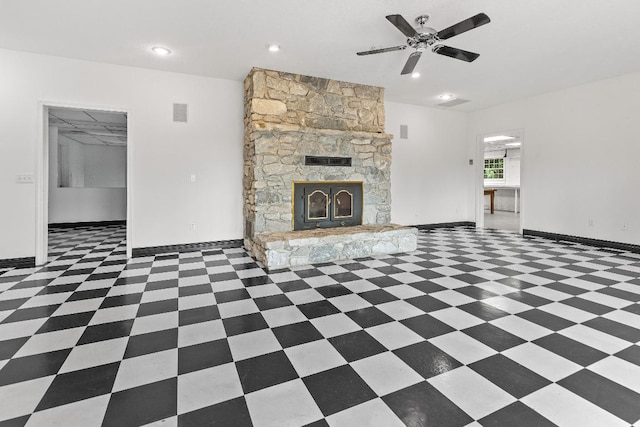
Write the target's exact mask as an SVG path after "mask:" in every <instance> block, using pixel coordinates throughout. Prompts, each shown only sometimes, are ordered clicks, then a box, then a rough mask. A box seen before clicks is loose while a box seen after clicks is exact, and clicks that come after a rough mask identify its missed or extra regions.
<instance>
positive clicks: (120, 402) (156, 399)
mask: <svg viewBox="0 0 640 427" xmlns="http://www.w3.org/2000/svg"><path fill="white" fill-rule="evenodd" d="M177 393H178V379H177V378H169V379H167V380H164V381H158V382H155V383H152V384H146V385H143V386H140V387H135V388H130V389H127V390H122V391H119V392H116V393H113V394H112V395H111V399H110V400H109V405H108V406H107V412H106V414H105V416H104V420H103V422H102V426H103V427H128V426H131V427H133V426H141V425H144V424H150V423H152V422H154V421H159V420H162V419H164V418H168V417H172V416H174V415H176V414H177V406H178V405H177V401H178V399H177Z"/></svg>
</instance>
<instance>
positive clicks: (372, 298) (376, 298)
mask: <svg viewBox="0 0 640 427" xmlns="http://www.w3.org/2000/svg"><path fill="white" fill-rule="evenodd" d="M358 295H359V296H361V297H362V298H363V299H365V300H366V301H367V302H369V303H370V304H373V305H376V304H384V303H385V302H390V301H396V300H398V299H399V298H398V297H396V296H395V295H392V294H390V293H389V292H387V291H385V290H384V289H376V290H373V291H366V292H362V293H360V294H358Z"/></svg>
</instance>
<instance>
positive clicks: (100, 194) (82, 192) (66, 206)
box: [48, 126, 127, 224]
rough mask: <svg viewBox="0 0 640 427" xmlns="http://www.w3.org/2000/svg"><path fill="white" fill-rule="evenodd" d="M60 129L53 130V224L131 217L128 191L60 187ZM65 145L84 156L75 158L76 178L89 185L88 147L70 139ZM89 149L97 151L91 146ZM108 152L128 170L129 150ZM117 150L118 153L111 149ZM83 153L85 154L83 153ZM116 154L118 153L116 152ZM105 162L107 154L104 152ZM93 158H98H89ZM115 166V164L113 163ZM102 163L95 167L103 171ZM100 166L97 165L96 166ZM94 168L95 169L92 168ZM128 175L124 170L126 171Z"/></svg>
mask: <svg viewBox="0 0 640 427" xmlns="http://www.w3.org/2000/svg"><path fill="white" fill-rule="evenodd" d="M58 141H59V137H58V128H57V127H55V126H51V127H49V221H48V222H49V224H55V223H63V222H89V221H120V220H124V219H126V217H127V204H126V203H127V191H126V189H125V188H78V187H66V188H60V187H58ZM64 144H65V145H66V146H68V147H69V149H70V154H71V153H74V152H78V154H80V155H71V156H70V164H71V165H72V169H73V170H74V171H75V172H74V173H73V176H72V178H73V179H74V180H75V179H78V178H80V177H81V178H82V180H83V182H82V183H77V184H78V185H85V184H87V185H88V184H89V182H87V179H86V178H88V176H86V175H87V174H85V158H86V157H87V156H86V154H87V150H86V149H87V147H85V146H84V145H83V144H79V143H78V142H75V141H71V140H68V139H67V140H66V141H64ZM89 148H90V149H91V148H93V147H92V146H89ZM106 148H109V150H107V152H111V154H112V156H110V157H119V159H117V158H112V160H119V163H120V164H121V165H120V167H124V165H125V163H126V157H124V158H123V157H122V153H117V151H124V154H125V156H126V148H124V147H106ZM111 149H117V150H111ZM80 150H81V151H80ZM113 151H116V152H115V153H114V152H113ZM101 154H102V155H103V156H102V158H103V159H104V154H105V153H101ZM88 157H89V158H91V157H94V156H91V155H90V156H88ZM109 163H110V164H113V163H114V162H109ZM104 165H106V163H104V164H101V165H100V166H99V167H98V168H95V167H94V168H93V169H94V171H95V170H97V171H99V172H102V169H103V168H102V166H104ZM94 166H96V165H94ZM90 169H91V166H90ZM122 172H123V173H122V175H123V176H124V171H122Z"/></svg>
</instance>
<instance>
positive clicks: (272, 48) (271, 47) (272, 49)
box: [267, 43, 280, 52]
mask: <svg viewBox="0 0 640 427" xmlns="http://www.w3.org/2000/svg"><path fill="white" fill-rule="evenodd" d="M267 49H269V52H278V51H279V50H280V45H279V44H277V43H267Z"/></svg>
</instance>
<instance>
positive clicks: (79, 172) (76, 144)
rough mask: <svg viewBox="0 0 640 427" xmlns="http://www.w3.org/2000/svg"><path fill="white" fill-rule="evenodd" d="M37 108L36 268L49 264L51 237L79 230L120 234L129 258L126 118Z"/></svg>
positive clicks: (99, 111)
mask: <svg viewBox="0 0 640 427" xmlns="http://www.w3.org/2000/svg"><path fill="white" fill-rule="evenodd" d="M40 108H41V110H40V112H41V118H42V140H41V144H39V152H38V160H39V161H38V174H37V194H38V200H37V203H36V206H37V224H36V233H37V235H36V265H43V264H45V263H46V262H47V260H48V258H49V251H50V248H49V246H50V245H49V242H50V237H51V236H52V234H51V233H53V232H56V233H59V231H60V229H73V228H80V227H82V228H84V229H87V228H91V227H104V226H110V227H113V226H116V227H119V228H121V229H122V232H123V234H125V235H126V238H125V242H126V256H127V258H129V257H131V248H130V244H129V241H130V234H131V225H130V224H131V221H130V212H131V209H130V191H128V189H129V187H130V182H131V179H130V176H131V174H130V152H131V150H130V148H131V138H130V132H129V128H130V126H129V121H130V116H129V112H128V111H127V110H126V109H117V108H116V109H112V108H94V107H87V106H77V105H73V106H70V105H56V104H53V103H47V104H44V103H43V104H41V105H40Z"/></svg>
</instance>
